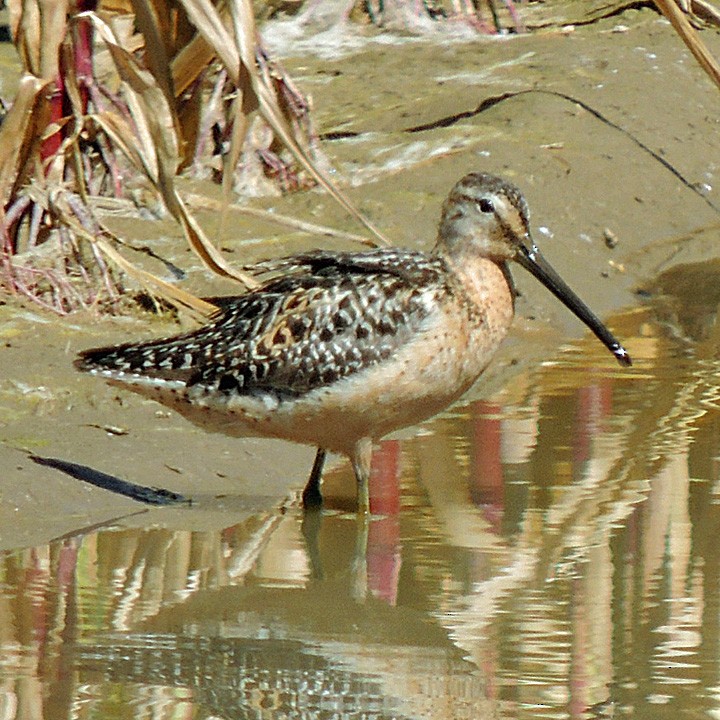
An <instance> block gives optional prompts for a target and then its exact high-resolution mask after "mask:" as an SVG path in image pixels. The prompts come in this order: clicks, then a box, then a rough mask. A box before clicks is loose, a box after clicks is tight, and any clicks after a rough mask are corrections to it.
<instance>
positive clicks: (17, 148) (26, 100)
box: [0, 74, 48, 207]
mask: <svg viewBox="0 0 720 720" xmlns="http://www.w3.org/2000/svg"><path fill="white" fill-rule="evenodd" d="M47 84H48V83H47V81H43V80H40V79H39V78H37V77H35V76H34V75H30V74H25V75H24V76H23V77H22V78H21V79H20V83H19V86H18V94H17V97H16V98H15V102H14V103H13V105H12V107H11V108H10V110H8V113H7V115H5V117H4V119H3V122H2V125H0V207H7V204H8V203H9V202H10V198H11V196H12V194H13V192H14V188H15V187H16V186H17V184H18V182H19V181H20V180H21V178H20V177H19V173H20V171H21V169H22V167H23V166H24V165H25V163H26V161H27V158H28V156H29V154H30V152H31V151H32V149H33V147H34V146H35V142H34V141H35V138H34V134H35V130H36V126H35V119H36V118H35V110H36V106H37V103H38V100H39V99H40V97H41V93H42V92H43V91H44V90H45V87H46V86H47Z"/></svg>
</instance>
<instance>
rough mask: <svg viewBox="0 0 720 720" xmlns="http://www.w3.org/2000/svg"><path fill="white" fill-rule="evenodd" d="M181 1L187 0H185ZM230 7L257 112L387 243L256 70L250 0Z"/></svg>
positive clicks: (319, 179)
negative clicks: (312, 152) (320, 162)
mask: <svg viewBox="0 0 720 720" xmlns="http://www.w3.org/2000/svg"><path fill="white" fill-rule="evenodd" d="M182 1H183V2H187V0H182ZM230 10H231V14H232V18H233V24H234V28H235V41H236V42H237V43H238V52H239V53H240V59H241V61H242V64H243V67H244V68H245V69H246V71H247V73H248V75H249V77H250V81H251V82H252V85H253V89H254V90H255V93H256V94H257V97H258V101H259V103H260V112H261V113H262V115H263V117H264V118H265V120H266V122H267V123H268V125H270V127H271V128H272V129H273V132H274V133H275V134H276V136H277V137H278V139H279V140H280V141H281V142H282V143H283V144H284V145H285V147H287V148H288V150H290V152H292V154H293V155H294V156H295V157H296V159H297V160H298V162H299V163H300V164H301V165H302V166H303V167H304V168H305V169H306V170H307V171H308V172H309V173H310V174H311V175H312V176H313V178H315V180H316V181H317V182H318V183H319V184H320V185H321V186H322V187H323V188H325V190H326V191H327V192H328V193H329V194H330V195H331V196H332V197H334V198H335V200H336V201H337V202H338V203H340V205H342V206H343V207H344V208H345V210H347V212H348V213H350V215H351V216H352V217H354V218H355V219H356V220H357V221H358V222H360V223H361V224H362V225H364V226H365V227H366V228H367V229H368V230H369V231H370V232H371V233H372V234H373V235H374V236H375V237H376V238H378V240H379V241H380V243H381V244H382V245H386V246H389V245H390V242H389V241H388V239H387V238H386V237H385V236H384V235H383V234H382V233H381V232H380V231H379V230H378V229H377V228H376V227H375V226H374V225H373V224H372V223H371V222H370V220H368V218H366V217H365V216H364V215H363V214H362V213H361V212H360V211H359V210H358V209H357V208H356V207H355V206H354V205H353V204H352V203H351V202H350V200H349V198H348V197H347V196H346V195H345V194H344V193H343V192H342V191H341V190H340V189H339V188H338V187H336V186H335V185H334V184H333V183H332V182H330V180H329V179H328V178H326V177H325V175H324V174H323V173H322V171H321V170H320V169H319V168H318V167H317V165H315V163H314V162H313V160H312V158H311V157H310V156H309V155H308V154H307V151H306V150H305V148H303V147H302V146H301V145H300V144H299V143H298V142H297V141H296V140H295V138H294V136H293V133H292V130H291V129H290V127H289V126H288V123H287V120H286V119H285V116H284V115H283V112H282V110H281V109H280V106H279V105H278V102H277V98H276V97H275V93H274V91H273V88H272V84H271V83H270V82H269V79H268V78H267V77H262V78H261V76H260V74H259V73H258V70H257V63H256V61H255V44H256V34H257V31H256V29H255V19H254V14H253V9H252V5H251V3H250V0H236V2H232V3H230Z"/></svg>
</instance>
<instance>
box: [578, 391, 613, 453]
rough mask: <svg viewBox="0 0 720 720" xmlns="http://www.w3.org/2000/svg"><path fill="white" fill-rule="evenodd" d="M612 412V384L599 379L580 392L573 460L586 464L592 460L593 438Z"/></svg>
mask: <svg viewBox="0 0 720 720" xmlns="http://www.w3.org/2000/svg"><path fill="white" fill-rule="evenodd" d="M611 410H612V383H611V382H610V380H609V379H608V378H597V379H596V380H595V381H594V382H592V383H591V384H589V385H585V386H583V387H581V388H579V390H578V409H577V415H578V416H577V421H576V422H575V432H574V434H573V435H574V437H573V460H574V461H575V462H576V463H578V462H585V461H586V460H588V459H589V458H590V455H591V448H590V445H591V443H592V440H593V438H594V437H595V436H596V435H597V434H598V433H599V432H600V431H601V430H602V421H603V419H604V418H606V417H607V416H608V415H609V414H610V412H611Z"/></svg>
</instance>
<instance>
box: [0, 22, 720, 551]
mask: <svg viewBox="0 0 720 720" xmlns="http://www.w3.org/2000/svg"><path fill="white" fill-rule="evenodd" d="M703 37H704V39H705V40H706V42H708V43H709V45H710V46H711V48H712V49H713V50H714V51H715V52H716V54H717V53H718V52H719V51H720V42H718V38H717V36H714V35H711V34H710V33H704V35H703ZM284 62H285V64H286V66H287V67H288V69H289V70H290V72H291V74H292V75H293V77H294V78H295V79H296V80H297V82H298V84H299V85H300V87H301V88H302V89H303V90H305V91H307V92H309V93H310V94H311V95H312V96H313V100H314V105H315V111H316V121H317V130H318V132H319V134H320V135H321V136H323V137H325V138H326V140H325V141H324V145H323V146H324V149H325V151H326V153H327V155H328V158H329V161H330V162H331V163H332V165H333V166H334V167H336V168H337V173H336V179H337V181H338V182H340V183H345V184H346V186H347V188H348V192H349V194H350V195H351V196H352V198H353V200H354V201H355V202H356V203H357V204H358V205H359V206H360V208H361V209H362V210H363V211H364V212H366V213H367V214H368V215H369V217H370V218H371V219H372V221H373V222H375V223H376V224H377V225H378V226H379V227H381V228H382V229H383V231H385V232H386V234H387V235H388V236H389V237H390V238H391V239H392V240H393V242H395V243H396V244H397V245H402V246H409V247H423V248H424V247H428V246H429V245H430V244H431V242H432V240H433V235H434V232H435V226H436V222H437V218H438V214H439V206H440V203H441V202H442V199H443V198H444V196H445V195H446V193H447V191H448V189H449V188H450V187H451V186H452V184H453V183H454V182H455V181H456V180H457V179H458V178H459V177H461V176H462V175H463V174H465V173H466V172H468V171H471V170H485V171H489V172H496V173H500V174H503V175H505V176H507V177H509V178H510V179H511V180H513V181H514V182H516V183H517V184H518V185H520V187H521V188H522V190H523V191H524V192H525V194H526V197H527V199H528V202H529V204H530V208H531V211H532V220H533V226H534V229H535V233H536V239H537V241H538V243H539V244H540V245H541V247H542V248H543V250H544V252H545V254H546V255H547V257H548V258H549V259H550V260H551V261H552V262H553V264H554V265H555V266H556V267H557V269H558V270H559V271H560V273H561V274H562V275H563V276H564V277H565V278H566V279H567V280H568V282H569V283H570V284H571V285H573V286H574V287H575V288H576V289H577V290H578V292H579V293H580V294H581V295H582V296H583V298H584V299H585V300H586V301H587V302H588V304H589V305H590V306H591V307H592V308H593V309H595V310H596V311H597V312H598V314H599V315H601V316H603V317H605V318H608V317H611V316H612V313H613V312H615V311H617V310H619V309H621V308H627V307H628V306H632V305H634V304H635V303H637V295H636V292H637V290H638V288H639V287H641V288H642V287H645V285H646V284H647V281H648V279H650V278H653V277H654V276H655V275H657V274H658V273H659V272H660V271H662V270H666V269H667V268H668V267H670V266H671V265H676V264H680V263H683V262H690V261H698V260H703V259H707V258H711V257H716V256H717V255H718V251H717V248H718V247H719V246H718V243H717V239H718V228H719V227H720V216H719V215H718V213H717V211H716V210H715V209H713V208H712V207H710V206H709V204H708V202H707V201H706V200H710V201H711V202H714V203H715V204H716V205H720V193H718V190H717V179H716V176H717V172H718V167H717V165H718V160H717V158H720V148H719V147H718V145H719V134H718V125H717V117H718V102H719V98H718V94H717V91H716V90H715V89H714V88H713V86H712V85H711V84H710V81H709V80H708V79H707V78H706V77H705V76H704V74H703V73H702V72H701V70H700V69H699V68H698V67H697V66H696V65H695V63H694V61H693V60H692V58H691V57H690V56H689V55H688V53H687V52H686V50H685V48H684V46H683V45H682V43H681V42H680V41H679V40H678V39H677V37H676V36H675V34H674V33H673V31H672V30H671V28H670V27H669V25H668V24H667V23H665V22H664V21H663V20H661V19H660V18H659V17H658V16H657V15H656V14H655V13H653V12H652V11H650V10H641V11H634V10H633V11H628V12H627V13H625V14H624V15H621V16H617V17H613V18H609V19H607V20H603V21H600V22H598V23H595V24H593V25H588V26H583V27H578V28H576V29H575V30H574V31H568V32H560V31H553V32H547V33H544V34H537V35H529V36H520V37H516V38H507V39H481V40H475V41H473V42H469V43H461V42H453V43H445V42H443V43H442V44H439V45H438V44H437V43H434V42H432V41H429V40H423V41H415V42H412V43H404V44H398V45H396V46H387V45H386V46H369V47H367V48H366V49H365V50H361V51H357V52H355V53H353V54H352V55H349V56H344V57H339V58H336V59H317V58H313V57H312V56H309V55H305V56H303V57H302V58H299V57H291V56H288V57H286V58H284ZM524 91H532V92H524ZM518 92H523V94H520V95H516V96H514V97H510V98H508V99H506V100H503V101H502V102H497V103H495V104H492V105H491V106H485V105H483V103H484V102H485V101H486V100H487V99H488V98H498V97H499V96H502V95H503V94H506V93H518ZM573 98H574V99H575V100H577V101H579V102H580V103H582V104H578V103H576V102H573ZM586 108H592V109H593V110H594V111H595V112H596V113H597V114H599V115H601V116H602V117H604V118H606V119H607V120H609V121H611V123H614V124H615V125H616V126H620V127H621V128H622V130H624V131H626V132H623V131H621V130H619V129H618V127H616V126H614V125H613V124H611V123H608V122H604V121H603V120H602V119H600V118H598V117H597V115H596V114H593V113H592V112H589V111H588V109H586ZM638 143H641V144H644V145H645V146H647V147H648V148H652V149H654V150H655V152H657V153H658V154H659V155H660V156H661V157H662V158H663V159H664V160H666V161H667V162H668V163H670V164H671V165H672V166H673V167H675V168H676V169H677V170H678V171H679V172H680V173H681V174H682V175H683V176H684V177H685V178H687V180H688V181H689V182H690V183H692V184H693V185H695V186H696V187H698V188H700V189H702V191H703V192H704V193H705V197H703V196H702V195H700V194H698V193H696V192H693V191H692V190H691V189H690V188H688V187H687V186H686V185H684V184H683V183H682V182H681V181H680V180H679V179H678V177H677V176H676V175H674V174H672V173H671V172H669V171H668V168H667V167H665V166H664V165H663V164H662V163H660V162H659V161H658V160H657V159H656V158H653V157H652V155H650V154H649V153H648V152H647V150H645V149H643V148H642V147H641V145H640V144H638ZM189 189H192V190H193V191H195V192H207V193H209V194H214V195H215V196H216V197H217V196H218V192H217V189H216V188H211V187H207V186H203V185H201V184H193V185H192V187H191V188H189ZM257 204H258V205H260V206H263V207H272V208H275V209H276V210H277V211H278V212H282V213H285V214H294V215H297V216H300V217H303V218H305V219H308V220H311V221H315V222H322V223H324V224H329V225H335V226H337V227H342V228H345V229H352V230H354V231H357V228H356V227H354V226H352V224H351V222H350V221H349V220H348V219H347V218H346V217H344V216H343V215H342V212H341V211H340V210H339V209H338V208H336V207H335V206H334V205H333V204H332V203H331V201H330V200H329V199H328V198H327V197H325V196H323V195H322V194H321V193H319V192H315V191H312V192H306V193H300V194H297V195H293V196H291V197H287V198H282V199H267V200H265V201H262V202H260V201H258V203H257ZM199 216H200V219H201V221H202V222H203V223H204V224H205V225H206V227H208V229H209V232H210V234H211V236H212V233H213V230H214V228H215V226H216V223H217V213H213V212H206V213H202V212H200V213H199ZM114 222H115V224H116V227H117V229H118V230H119V231H120V232H121V233H122V234H123V235H125V236H126V237H130V238H138V239H143V240H144V241H147V240H148V239H152V240H153V241H156V240H157V247H158V248H159V249H160V250H161V251H162V252H163V254H165V255H166V256H167V257H169V258H171V259H173V260H174V261H175V262H177V263H178V264H180V265H181V266H182V267H184V268H187V269H188V270H189V280H188V283H187V287H188V288H189V289H191V290H193V291H196V292H199V293H206V294H220V293H223V292H232V291H233V287H232V286H231V285H230V284H229V283H226V282H219V281H217V280H216V279H214V278H212V277H210V276H209V275H208V274H207V273H205V272H204V271H202V270H201V269H200V268H199V267H198V266H197V263H195V261H194V259H193V258H192V257H191V255H190V254H189V253H188V252H187V250H186V249H185V247H184V244H183V243H182V240H181V238H180V232H179V231H178V229H177V228H175V227H173V226H172V225H171V224H170V223H167V222H162V223H159V222H157V221H153V220H142V219H138V218H136V217H126V218H122V217H121V218H117V219H116V220H115V221H114ZM228 227H229V228H230V230H229V231H228V230H226V231H225V234H224V235H223V236H221V237H220V238H219V240H218V244H219V245H220V246H221V247H222V248H223V249H224V250H225V251H226V252H227V253H228V255H229V257H230V259H231V260H232V261H233V262H237V263H238V264H240V263H245V262H249V261H252V260H253V259H256V258H259V257H263V256H268V255H277V254H280V253H283V252H288V251H293V250H296V249H299V248H308V247H315V246H317V245H319V244H321V245H322V246H324V247H339V246H341V245H340V244H339V243H337V242H335V241H332V242H325V241H323V242H321V243H319V242H318V241H317V239H316V238H313V237H308V236H305V235H302V234H300V233H297V232H286V231H284V230H278V228H275V227H272V226H269V225H265V226H260V225H259V224H257V223H254V222H249V221H247V220H246V219H244V218H232V220H231V222H229V223H228ZM608 238H611V239H612V242H608ZM514 275H515V277H516V278H517V281H518V286H519V288H520V290H521V293H522V297H521V298H520V301H519V303H518V308H517V315H518V317H517V320H516V323H515V326H514V330H513V333H512V336H511V337H510V338H509V339H508V341H507V342H506V344H505V346H504V348H503V350H502V351H501V353H500V355H499V356H498V358H497V359H496V361H495V362H494V363H493V365H492V367H491V368H490V370H489V371H488V373H487V374H486V376H485V378H483V380H482V381H481V382H480V383H479V385H478V386H477V387H476V388H475V389H474V391H473V397H479V396H483V395H486V394H488V393H490V392H492V391H493V390H496V389H497V388H499V387H501V386H502V385H503V383H505V382H507V380H508V379H509V378H510V377H512V376H514V375H515V374H516V373H518V372H519V371H520V370H521V369H522V368H524V367H526V366H528V365H529V364H531V363H536V362H538V361H541V360H544V359H551V358H554V357H556V356H557V355H558V354H559V353H561V352H562V350H561V346H562V345H563V344H565V343H567V342H568V341H570V340H572V339H574V338H578V337H579V336H580V335H581V333H582V332H583V328H582V327H580V326H579V324H578V323H577V322H576V321H575V320H574V319H573V318H572V317H571V316H570V315H569V313H567V312H566V311H565V310H564V309H563V308H561V307H560V306H559V305H558V304H557V302H556V301H554V300H553V299H552V298H551V297H550V296H549V295H548V294H547V292H546V291H545V290H544V289H543V288H541V287H539V286H538V285H537V284H536V283H535V282H534V281H532V280H531V279H529V278H526V277H525V276H524V273H522V271H521V270H515V271H514ZM176 329H177V328H176V326H175V325H174V324H173V323H172V322H171V321H169V320H157V319H155V318H153V317H152V316H149V315H142V316H136V317H132V318H115V319H112V318H105V319H102V320H97V319H95V318H91V317H82V316H75V317H72V318H66V319H58V318H56V317H55V316H52V315H47V314H43V312H42V311H40V310H38V309H37V308H36V307H33V306H31V305H29V304H26V303H23V302H22V301H21V300H19V299H17V298H11V299H8V300H7V302H6V304H4V305H2V306H1V307H0V342H2V344H3V348H2V352H3V363H2V367H3V369H2V371H0V373H1V375H0V442H1V444H0V497H1V498H2V503H1V504H0V547H1V548H14V547H24V546H28V545H34V544H38V543H41V542H43V541H47V540H49V539H50V538H53V537H58V536H61V535H63V534H66V533H70V532H73V531H76V530H78V529H81V528H85V527H89V526H93V525H95V524H97V523H103V522H108V521H111V520H113V519H117V520H116V522H118V523H120V524H138V523H140V524H146V525H151V524H156V523H157V524H161V525H168V526H182V527H185V528H196V527H197V528H221V527H225V526H227V525H230V524H232V523H235V522H238V521H240V520H242V518H243V517H247V516H249V515H250V514H252V513H255V512H258V511H260V510H263V509H268V508H272V507H276V506H277V505H279V504H282V503H284V502H286V501H287V499H288V497H291V496H292V495H293V493H294V492H295V491H297V490H298V489H299V488H300V487H301V486H302V484H303V482H304V480H305V477H306V475H307V473H308V471H309V468H310V463H311V460H312V454H313V451H312V450H311V449H307V448H296V447H293V446H291V445H287V444H281V443H274V442H268V441H259V440H236V439H232V438H225V437H223V436H218V435H210V434H207V433H204V432H202V431H201V430H199V429H198V428H196V427H193V426H191V425H190V424H189V423H187V422H186V421H184V420H183V419H181V418H180V417H178V416H177V415H173V414H169V413H167V412H166V411H165V410H164V409H163V408H162V407H160V406H159V405H157V404H155V403H152V402H150V401H146V400H143V399H141V398H139V397H137V396H134V395H132V394H130V393H126V392H123V391H118V390H116V389H114V388H111V387H108V386H107V385H105V384H104V383H103V382H102V381H99V380H96V379H93V378H89V377H84V376H81V375H79V374H77V373H76V372H75V371H74V370H73V368H72V360H73V357H74V355H75V353H76V352H77V351H78V350H80V349H83V348H86V347H89V346H93V345H102V344H107V343H111V342H120V341H125V340H128V339H137V338H145V337H150V336H154V335H162V334H165V333H168V332H174V331H175V330H176ZM629 350H630V352H631V353H632V352H633V348H632V346H630V347H629ZM607 363H608V364H611V363H612V358H608V359H607ZM412 432H413V431H412V430H409V431H407V433H412ZM28 451H31V452H34V453H37V454H41V455H46V456H51V457H60V458H63V459H65V460H69V461H72V462H77V463H81V464H86V465H88V466H91V467H94V468H97V469H98V470H101V471H103V472H108V473H111V474H115V475H118V476H121V477H124V478H126V479H130V480H133V481H135V482H140V483H143V484H147V485H156V486H161V487H166V488H170V489H172V490H174V491H176V492H180V493H183V494H186V495H190V496H192V497H193V498H194V499H195V501H196V504H195V505H194V506H193V507H192V508H189V509H188V508H182V509H174V510H167V509H165V510H153V511H148V510H147V509H146V508H144V507H140V506H138V504H137V503H134V502H133V501H130V500H127V499H123V498H118V497H115V496H112V495H110V494H109V493H106V492H103V491H100V490H98V489H96V488H93V487H90V486H87V485H84V484H82V483H80V482H78V481H77V480H73V479H71V478H67V477H65V476H63V475H62V474H60V473H58V472H57V471H54V470H51V469H49V468H42V467H38V466H36V465H35V464H34V463H33V462H32V461H30V460H29V459H28V457H27V452H28ZM346 476H347V477H346V481H347V482H346V486H347V493H348V494H351V493H352V478H351V475H350V473H349V472H348V473H346Z"/></svg>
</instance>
